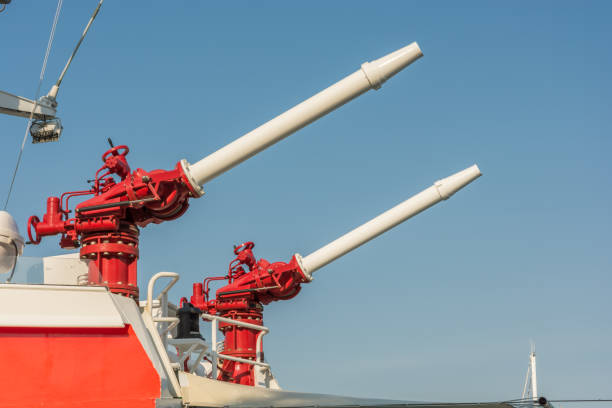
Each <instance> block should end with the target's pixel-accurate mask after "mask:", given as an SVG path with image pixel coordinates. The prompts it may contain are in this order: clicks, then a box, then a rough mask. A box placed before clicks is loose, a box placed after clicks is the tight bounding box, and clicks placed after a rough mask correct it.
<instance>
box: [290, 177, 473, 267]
mask: <svg viewBox="0 0 612 408" xmlns="http://www.w3.org/2000/svg"><path fill="white" fill-rule="evenodd" d="M480 175H481V173H480V170H479V169H478V166H476V165H473V166H472V167H468V168H467V169H465V170H462V171H460V172H458V173H455V174H453V175H452V176H450V177H447V178H444V179H442V180H438V181H436V182H435V183H434V185H433V186H431V187H429V188H428V189H426V190H423V191H422V192H420V193H419V194H417V195H415V196H413V197H411V198H409V199H408V200H406V201H404V202H403V203H401V204H399V205H397V206H395V207H393V208H392V209H390V210H388V211H386V212H384V213H382V214H381V215H379V216H378V217H376V218H374V219H372V220H371V221H368V222H366V223H365V224H363V225H361V226H360V227H358V228H355V229H354V230H353V231H351V232H349V233H347V234H345V235H343V236H342V237H340V238H338V239H337V240H335V241H333V242H331V243H329V244H327V245H325V246H324V247H323V248H320V249H319V250H317V251H315V252H313V253H312V254H310V255H308V256H305V257H303V258H302V257H300V255H299V254H296V258H297V259H298V262H299V263H300V267H301V268H302V270H303V271H304V273H305V274H306V275H307V276H311V275H312V273H313V272H315V271H316V270H318V269H319V268H321V267H323V266H325V265H327V264H328V263H330V262H332V261H333V260H335V259H337V258H339V257H341V256H342V255H344V254H346V253H348V252H350V251H352V250H353V249H355V248H357V247H359V246H361V245H363V244H365V243H366V242H368V241H369V240H371V239H373V238H376V237H377V236H379V235H380V234H382V233H383V232H385V231H388V230H389V229H391V228H393V227H395V226H396V225H398V224H400V223H402V222H404V221H406V220H407V219H409V218H411V217H413V216H415V215H417V214H418V213H420V212H421V211H424V210H426V209H427V208H429V207H431V206H432V205H434V204H436V203H438V202H440V201H442V200H446V199H448V198H449V197H450V196H451V195H453V194H454V193H455V192H457V191H459V190H460V189H461V188H463V187H465V186H466V185H468V184H469V183H470V182H472V181H473V180H475V179H477V178H478V177H480Z"/></svg>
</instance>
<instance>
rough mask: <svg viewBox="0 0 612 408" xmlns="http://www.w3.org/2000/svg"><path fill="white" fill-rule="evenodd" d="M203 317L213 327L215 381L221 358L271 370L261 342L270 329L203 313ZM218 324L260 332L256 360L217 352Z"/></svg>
mask: <svg viewBox="0 0 612 408" xmlns="http://www.w3.org/2000/svg"><path fill="white" fill-rule="evenodd" d="M201 316H202V317H203V318H204V319H206V320H210V322H211V326H212V328H211V331H212V333H211V338H210V343H211V349H210V357H211V360H212V378H213V379H216V378H217V374H218V367H217V366H218V363H219V359H220V358H221V359H223V360H231V361H236V362H238V363H244V364H252V365H256V366H259V367H263V368H265V369H266V370H268V369H270V364H268V363H264V362H263V353H262V351H261V342H262V339H263V336H265V335H266V334H267V333H269V332H270V329H268V328H267V327H266V326H259V325H256V324H251V323H245V322H241V321H238V320H234V319H228V318H227V317H221V316H215V315H210V314H207V313H202V315H201ZM218 322H224V323H229V324H233V325H236V326H239V327H245V328H247V329H253V330H258V331H259V333H258V334H257V340H256V345H255V356H256V357H255V360H249V359H246V358H240V357H233V356H228V355H227V354H222V353H219V352H218V351H217V330H218V325H219V323H218Z"/></svg>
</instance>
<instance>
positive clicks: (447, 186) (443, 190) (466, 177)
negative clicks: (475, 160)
mask: <svg viewBox="0 0 612 408" xmlns="http://www.w3.org/2000/svg"><path fill="white" fill-rule="evenodd" d="M480 176H482V173H481V172H480V169H479V168H478V166H477V165H475V164H474V165H473V166H471V167H468V168H467V169H465V170H461V171H460V172H458V173H455V174H453V175H452V176H449V177H446V178H443V179H442V180H438V181H436V182H435V184H434V186H436V188H437V189H438V193H440V197H442V198H443V199H444V200H446V199H448V198H450V196H452V195H453V194H455V193H456V192H457V191H459V190H461V189H462V188H463V187H465V186H467V185H468V184H470V183H471V182H472V181H474V180H476V179H477V178H478V177H480Z"/></svg>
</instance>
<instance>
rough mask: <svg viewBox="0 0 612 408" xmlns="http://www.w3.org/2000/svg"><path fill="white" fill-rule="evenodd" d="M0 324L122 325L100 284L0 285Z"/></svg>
mask: <svg viewBox="0 0 612 408" xmlns="http://www.w3.org/2000/svg"><path fill="white" fill-rule="evenodd" d="M0 310H4V311H10V313H1V314H0V326H3V327H124V321H123V319H122V317H121V314H120V313H119V311H118V310H117V307H116V306H115V303H114V302H113V300H112V298H111V294H110V293H109V292H108V290H107V289H106V288H104V287H96V286H87V287H83V286H55V285H16V284H0Z"/></svg>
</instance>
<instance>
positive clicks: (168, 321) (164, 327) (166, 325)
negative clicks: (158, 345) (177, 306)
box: [145, 272, 179, 348]
mask: <svg viewBox="0 0 612 408" xmlns="http://www.w3.org/2000/svg"><path fill="white" fill-rule="evenodd" d="M159 278H171V280H170V282H168V284H166V286H165V287H164V288H163V289H162V291H161V292H160V293H159V295H157V297H156V298H155V300H154V299H153V289H154V288H155V283H156V282H157V280H158V279H159ZM178 280H179V274H178V273H175V272H158V273H156V274H155V275H153V277H152V278H151V279H150V280H149V285H148V287H147V304H146V306H145V310H146V311H147V313H149V315H151V319H152V320H153V322H155V323H161V330H160V333H159V335H160V337H161V341H162V343H163V345H164V348H165V347H166V346H167V345H168V332H169V331H170V330H172V329H174V328H175V327H176V325H178V323H179V319H178V317H168V291H169V290H170V288H172V286H174V284H175V283H176V282H177V281H178ZM155 301H156V302H159V308H160V312H161V316H158V317H154V316H153V304H154V302H155Z"/></svg>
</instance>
